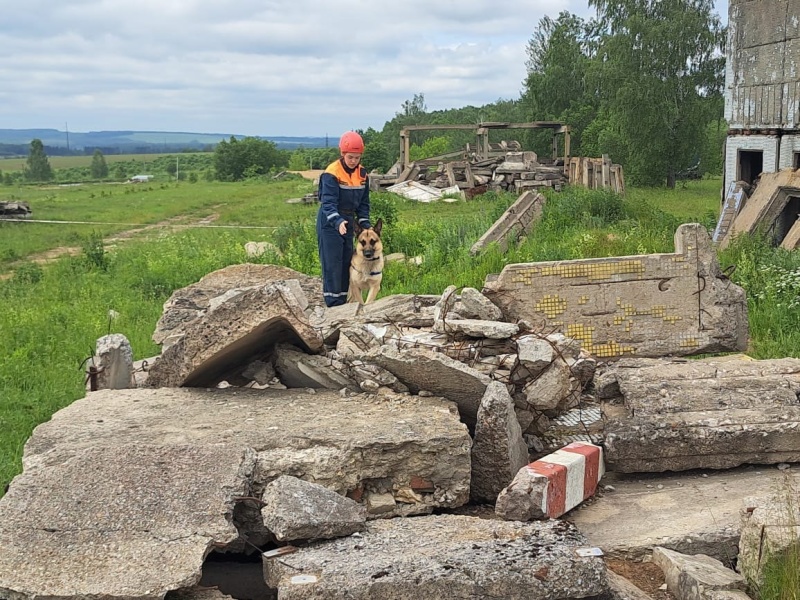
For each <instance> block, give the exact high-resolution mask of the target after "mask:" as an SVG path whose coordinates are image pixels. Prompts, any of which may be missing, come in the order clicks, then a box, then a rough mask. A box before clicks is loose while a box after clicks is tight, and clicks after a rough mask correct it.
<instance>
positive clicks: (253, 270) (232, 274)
mask: <svg viewBox="0 0 800 600" xmlns="http://www.w3.org/2000/svg"><path fill="white" fill-rule="evenodd" d="M291 280H296V281H297V282H298V284H299V288H300V289H301V290H302V294H297V288H295V287H294V286H292V288H293V293H295V295H296V296H297V297H298V303H300V304H301V307H302V308H303V310H305V306H302V304H303V302H305V303H306V304H310V306H311V307H314V306H322V305H323V301H322V281H321V280H320V279H319V277H309V276H308V275H304V274H303V273H300V272H298V271H294V270H293V269H289V268H287V267H281V266H278V265H257V264H252V263H246V264H241V265H231V266H229V267H225V268H224V269H219V270H217V271H214V272H212V273H209V274H208V275H206V276H205V277H203V278H202V279H200V281H198V282H197V283H193V284H192V285H190V286H187V287H185V288H181V289H179V290H176V291H175V292H174V293H173V294H172V296H170V298H169V300H167V301H166V302H165V303H164V311H163V313H162V315H161V318H160V319H159V321H158V324H157V325H156V330H155V332H154V333H153V341H154V342H156V343H157V344H161V345H162V348H163V349H164V350H166V348H167V347H169V346H170V345H171V343H173V342H174V341H176V340H177V339H179V338H180V336H181V335H183V334H184V333H185V330H186V327H188V326H189V325H190V324H191V323H193V322H194V321H196V320H197V319H200V318H202V317H203V316H204V315H205V313H206V312H207V311H208V310H209V307H210V306H211V302H212V300H213V299H214V298H217V297H219V296H222V295H224V294H226V293H230V292H231V291H232V290H239V291H244V290H246V289H250V288H257V287H263V286H265V285H267V284H268V283H270V282H273V281H291ZM292 288H290V289H292Z"/></svg>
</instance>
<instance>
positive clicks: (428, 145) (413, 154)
mask: <svg viewBox="0 0 800 600" xmlns="http://www.w3.org/2000/svg"><path fill="white" fill-rule="evenodd" d="M448 152H450V141H449V140H448V139H447V138H446V137H444V136H437V137H432V138H428V139H427V140H425V142H424V143H423V144H422V146H418V145H417V144H413V145H412V146H411V148H409V150H408V153H409V160H412V161H414V160H422V159H424V158H431V157H434V156H440V155H442V154H447V153H448Z"/></svg>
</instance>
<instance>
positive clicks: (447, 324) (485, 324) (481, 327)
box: [433, 319, 519, 340]
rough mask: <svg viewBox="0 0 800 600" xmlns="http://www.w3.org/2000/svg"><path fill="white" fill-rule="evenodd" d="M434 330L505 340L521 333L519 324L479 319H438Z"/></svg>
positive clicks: (449, 333) (434, 323)
mask: <svg viewBox="0 0 800 600" xmlns="http://www.w3.org/2000/svg"><path fill="white" fill-rule="evenodd" d="M433 330H434V331H435V332H436V333H443V334H447V335H452V336H469V337H474V338H488V339H493V340H505V339H508V338H510V337H512V336H514V335H516V334H517V333H519V325H517V324H516V323H505V322H503V321H479V320H477V319H458V320H452V319H447V320H436V321H434V322H433Z"/></svg>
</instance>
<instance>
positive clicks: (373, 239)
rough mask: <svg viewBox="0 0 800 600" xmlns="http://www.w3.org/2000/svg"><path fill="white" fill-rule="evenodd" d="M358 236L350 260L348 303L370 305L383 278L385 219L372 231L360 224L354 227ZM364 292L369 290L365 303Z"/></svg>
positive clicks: (376, 224)
mask: <svg viewBox="0 0 800 600" xmlns="http://www.w3.org/2000/svg"><path fill="white" fill-rule="evenodd" d="M353 227H354V229H353V230H354V231H355V234H356V236H358V237H357V238H356V249H355V251H354V252H353V258H352V259H351V260H350V288H349V289H348V290H347V301H348V302H358V303H359V304H369V303H370V302H372V301H373V300H375V297H376V296H377V295H378V292H379V291H380V289H381V278H382V277H383V275H382V273H383V244H382V243H381V229H382V228H383V219H378V221H377V222H376V223H375V226H374V227H373V228H372V229H363V228H362V227H361V226H359V225H358V223H355V224H354V225H353ZM364 290H369V293H368V294H367V301H366V302H364Z"/></svg>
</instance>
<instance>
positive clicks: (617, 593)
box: [606, 569, 653, 600]
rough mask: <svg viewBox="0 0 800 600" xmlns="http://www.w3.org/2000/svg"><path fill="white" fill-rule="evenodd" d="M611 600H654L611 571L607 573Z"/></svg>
mask: <svg viewBox="0 0 800 600" xmlns="http://www.w3.org/2000/svg"><path fill="white" fill-rule="evenodd" d="M606 578H607V579H608V588H609V595H610V600H653V597H652V596H651V595H650V594H648V593H647V592H645V591H644V590H642V589H640V588H638V587H636V586H635V585H634V584H633V583H631V582H630V581H628V580H627V579H625V578H624V577H623V576H622V575H617V574H616V573H614V571H612V570H611V569H608V571H606Z"/></svg>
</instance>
